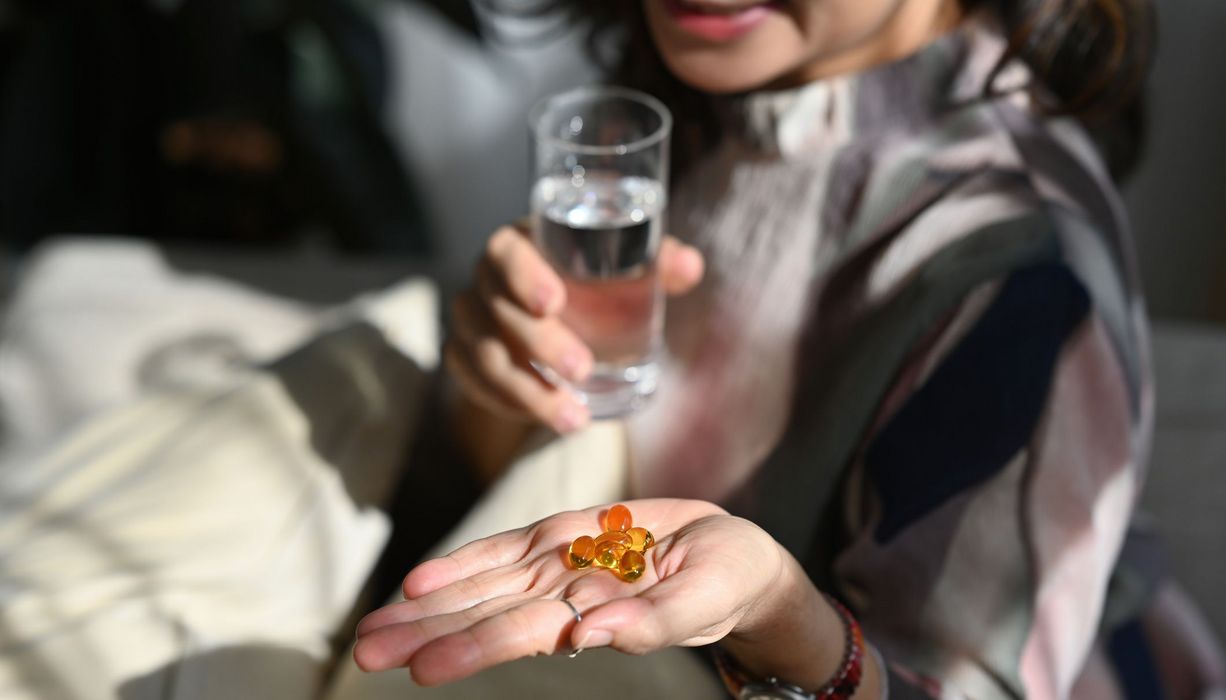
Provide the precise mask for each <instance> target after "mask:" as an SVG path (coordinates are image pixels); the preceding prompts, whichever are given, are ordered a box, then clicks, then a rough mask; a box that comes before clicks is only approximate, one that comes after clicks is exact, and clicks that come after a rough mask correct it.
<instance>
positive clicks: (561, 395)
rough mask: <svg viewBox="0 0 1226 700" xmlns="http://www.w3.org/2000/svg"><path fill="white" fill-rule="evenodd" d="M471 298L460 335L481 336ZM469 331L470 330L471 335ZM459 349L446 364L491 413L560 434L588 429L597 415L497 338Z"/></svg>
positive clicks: (459, 307)
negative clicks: (535, 423) (533, 422)
mask: <svg viewBox="0 0 1226 700" xmlns="http://www.w3.org/2000/svg"><path fill="white" fill-rule="evenodd" d="M472 306H473V304H472V303H471V302H470V300H468V297H461V298H459V299H458V300H457V302H456V304H455V308H454V313H455V314H456V316H457V319H460V320H461V321H462V324H457V335H460V334H462V333H465V332H469V333H472V334H474V335H475V334H480V333H481V332H482V329H483V326H482V321H481V320H480V319H479V318H478V316H479V312H477V311H475V310H474V309H473V308H472ZM463 329H468V330H467V331H465V330H463ZM456 345H457V346H459V347H453V349H451V350H450V351H445V353H446V354H445V355H444V360H445V362H447V365H448V368H449V369H450V370H451V371H452V372H453V373H454V376H455V377H456V378H457V380H459V381H460V382H461V386H463V387H465V388H466V389H471V391H470V395H471V396H472V397H473V398H474V399H475V400H477V401H479V402H482V405H483V406H485V407H486V408H488V409H490V410H492V411H495V412H497V413H503V414H505V415H518V416H522V415H525V414H526V415H528V416H529V417H531V418H533V419H535V420H538V421H540V422H542V423H544V424H546V425H548V426H551V427H552V428H553V429H554V430H556V431H558V432H559V433H569V432H572V431H574V430H577V429H579V428H581V427H583V426H585V425H587V424H588V422H590V420H591V413H590V411H588V409H587V408H586V407H585V406H583V405H582V404H581V403H579V401H578V400H577V399H576V398H575V396H574V395H573V394H571V393H570V392H569V391H566V390H563V389H559V388H557V387H554V386H552V385H549V384H547V383H546V382H545V381H544V380H542V379H541V377H540V375H539V374H537V372H536V370H534V369H532V368H531V367H528V366H526V365H525V364H523V363H521V362H519V361H517V360H516V358H515V356H514V355H513V353H512V351H511V349H510V348H509V347H507V345H506V344H505V343H504V342H503V341H502V339H501V338H500V337H498V336H497V335H494V334H487V335H483V336H480V337H476V338H473V337H471V336H469V337H462V338H458V342H457V343H456Z"/></svg>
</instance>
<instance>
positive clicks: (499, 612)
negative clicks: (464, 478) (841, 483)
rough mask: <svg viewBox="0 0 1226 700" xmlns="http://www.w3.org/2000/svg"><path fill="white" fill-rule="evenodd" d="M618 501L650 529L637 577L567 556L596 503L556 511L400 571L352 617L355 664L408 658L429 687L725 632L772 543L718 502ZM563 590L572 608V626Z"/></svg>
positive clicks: (768, 562)
mask: <svg viewBox="0 0 1226 700" xmlns="http://www.w3.org/2000/svg"><path fill="white" fill-rule="evenodd" d="M627 505H628V506H629V508H630V510H631V512H632V513H633V516H634V524H635V525H638V526H642V527H646V528H647V529H648V530H650V531H651V532H652V533H653V534H654V535H655V536H656V546H655V547H653V548H651V549H649V550H648V551H647V553H646V558H647V562H648V563H647V571H646V572H644V573H643V576H642V578H640V579H639V580H638V581H635V582H634V583H627V582H625V581H623V580H621V579H620V578H618V577H617V576H616V575H614V574H612V573H611V572H609V571H605V570H603V569H599V568H595V567H593V568H588V569H583V570H575V569H573V568H571V567H570V566H569V565H568V563H567V547H568V546H569V544H570V542H571V541H572V540H573V539H574V538H575V537H578V536H579V535H595V534H597V533H598V532H599V531H600V530H601V529H602V527H601V524H602V522H603V520H602V516H603V514H604V511H605V510H606V508H605V507H596V508H589V509H587V510H583V511H572V512H567V513H559V514H557V515H554V516H551V517H548V518H546V519H544V520H541V521H539V522H537V523H535V524H533V525H530V526H528V527H524V528H520V529H518V530H512V531H509V532H504V533H501V534H498V535H494V536H492V537H487V538H485V539H483V540H478V541H476V542H472V543H470V544H468V545H465V546H464V547H461V548H460V549H458V550H456V551H455V552H452V553H451V554H448V555H447V556H445V557H441V558H438V559H432V560H430V561H427V562H424V563H422V564H421V565H419V566H417V567H416V568H414V569H413V570H412V571H410V572H409V574H408V576H407V577H406V578H405V580H404V594H405V598H406V600H405V601H404V602H401V603H395V604H392V605H388V606H386V607H384V608H381V609H379V610H376V611H375V612H373V613H371V614H370V615H368V616H367V617H366V618H365V619H364V620H362V622H361V623H360V624H359V625H358V630H357V634H358V641H357V644H356V645H355V647H354V658H355V659H356V660H357V663H358V665H359V666H360V667H362V668H363V669H365V670H368V671H373V670H383V669H389V668H396V667H400V666H408V667H409V668H410V670H411V672H412V676H413V679H414V680H415V681H416V682H417V683H420V684H422V685H437V684H440V683H447V682H449V681H454V680H458V679H460V678H464V677H466V676H469V675H472V674H474V673H476V672H478V671H481V670H483V669H485V668H489V667H491V666H494V665H497V664H500V663H504V662H507V661H511V660H513V659H518V658H521V657H524V656H532V655H536V654H554V653H559V652H566V651H569V650H571V649H582V648H586V647H596V646H612V647H613V648H616V649H618V650H620V651H624V652H628V653H632V654H642V653H647V652H649V651H654V650H656V649H661V648H664V647H668V646H696V645H701V644H708V643H711V642H714V641H716V640H719V639H721V638H723V637H724V636H725V635H727V634H728V633H729V632H730V631H731V630H732V629H733V628H734V627H735V626H736V624H737V622H738V621H740V620H741V619H742V618H743V617H744V616H745V615H746V614H748V613H749V612H750V611H751V610H752V608H753V606H754V604H755V602H756V601H758V600H759V599H761V598H762V594H763V593H764V592H766V591H767V590H769V588H770V586H771V585H772V584H773V583H774V582H775V581H776V580H777V579H778V577H779V576H780V573H781V570H782V568H783V556H782V554H781V550H780V548H779V547H778V545H777V544H776V543H775V541H774V540H773V539H772V538H771V537H770V536H769V535H767V534H766V533H765V532H763V531H762V530H761V529H759V528H758V527H757V526H755V525H754V524H752V523H750V522H749V521H747V520H743V519H740V518H735V517H732V516H730V515H728V514H727V513H726V512H725V511H724V510H722V509H721V508H719V507H718V506H715V505H712V504H710V503H706V502H703V501H686V500H676V499H653V500H642V501H630V502H628V503H627ZM563 598H565V599H567V600H569V601H570V602H571V603H572V604H573V605H574V606H575V607H576V608H577V609H578V610H579V611H580V612H581V613H582V614H583V620H582V621H581V622H576V621H575V618H574V616H573V614H572V613H571V610H570V607H568V606H567V605H566V604H565V603H562V602H561V599H563Z"/></svg>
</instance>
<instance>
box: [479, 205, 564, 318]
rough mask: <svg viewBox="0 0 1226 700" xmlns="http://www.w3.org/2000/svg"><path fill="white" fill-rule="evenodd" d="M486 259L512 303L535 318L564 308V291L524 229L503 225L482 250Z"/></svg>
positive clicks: (558, 279) (556, 275) (555, 274)
mask: <svg viewBox="0 0 1226 700" xmlns="http://www.w3.org/2000/svg"><path fill="white" fill-rule="evenodd" d="M485 259H486V260H487V261H488V262H489V264H490V267H491V268H492V270H493V271H494V272H495V273H496V274H497V275H498V276H499V277H500V279H501V282H502V285H503V286H504V287H506V289H507V291H508V293H509V295H510V297H511V299H512V301H514V302H515V303H517V304H519V305H520V306H522V307H523V308H525V309H527V310H528V311H529V312H531V313H533V314H535V315H537V316H549V315H553V314H556V313H558V312H559V311H561V310H562V309H563V308H564V307H565V306H566V289H565V287H564V286H563V285H562V280H561V279H560V278H559V277H558V274H557V273H556V272H554V270H553V268H552V267H550V266H549V263H547V262H546V261H545V259H544V258H542V257H541V254H540V252H539V251H538V250H537V249H536V246H534V245H533V244H532V242H531V241H529V240H528V237H527V236H526V235H525V232H524V230H523V229H519V228H512V227H510V226H504V227H502V228H500V229H498V230H497V231H495V232H494V235H493V236H491V237H490V240H489V242H488V243H487V244H486V247H485Z"/></svg>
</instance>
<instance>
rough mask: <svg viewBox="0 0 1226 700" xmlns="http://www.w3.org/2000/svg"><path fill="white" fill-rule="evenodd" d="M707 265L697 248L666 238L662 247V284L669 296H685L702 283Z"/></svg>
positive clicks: (670, 237) (669, 237)
mask: <svg viewBox="0 0 1226 700" xmlns="http://www.w3.org/2000/svg"><path fill="white" fill-rule="evenodd" d="M704 268H705V264H704V263H703V259H702V254H701V253H699V252H698V249H697V248H694V247H693V246H688V245H686V244H684V243H682V242H681V241H679V240H677V239H676V238H673V237H672V236H666V237H665V238H664V242H663V243H662V244H661V245H660V283H661V284H662V285H663V287H664V292H665V293H666V294H669V295H676V294H685V293H686V292H688V291H690V290H691V289H693V288H694V287H695V286H696V285H697V284H698V283H699V282H701V281H702V275H703V272H704Z"/></svg>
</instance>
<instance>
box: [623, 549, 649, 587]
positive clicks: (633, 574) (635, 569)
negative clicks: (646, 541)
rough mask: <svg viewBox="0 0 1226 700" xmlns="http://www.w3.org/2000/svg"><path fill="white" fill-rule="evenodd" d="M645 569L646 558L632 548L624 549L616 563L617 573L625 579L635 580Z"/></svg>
mask: <svg viewBox="0 0 1226 700" xmlns="http://www.w3.org/2000/svg"><path fill="white" fill-rule="evenodd" d="M646 570H647V560H646V559H644V558H643V555H642V554H639V553H638V552H636V551H634V550H633V549H628V550H626V553H625V554H623V555H622V558H621V561H619V562H618V564H617V573H619V574H621V577H622V579H623V580H625V581H637V580H638V579H639V577H640V576H642V575H643V572H644V571H646Z"/></svg>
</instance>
